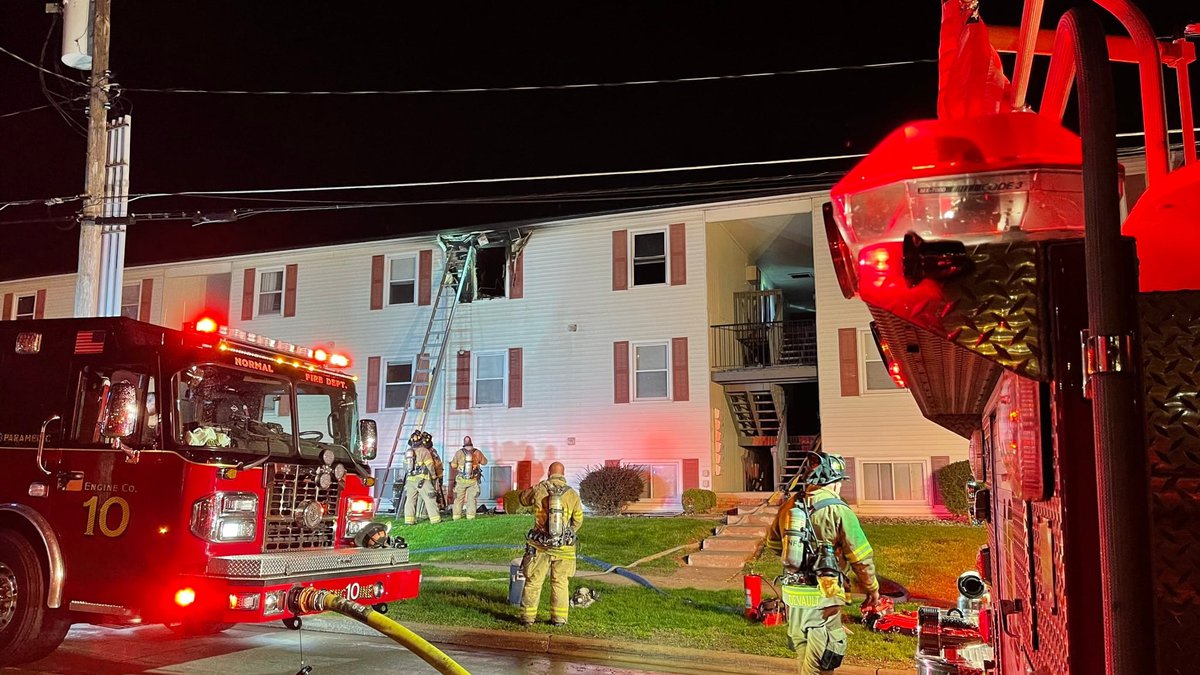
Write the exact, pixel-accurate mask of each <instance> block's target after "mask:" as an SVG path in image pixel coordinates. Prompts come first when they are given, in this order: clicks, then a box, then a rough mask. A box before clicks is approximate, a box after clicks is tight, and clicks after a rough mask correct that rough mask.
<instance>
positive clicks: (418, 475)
mask: <svg viewBox="0 0 1200 675" xmlns="http://www.w3.org/2000/svg"><path fill="white" fill-rule="evenodd" d="M408 444H409V448H408V451H407V452H406V453H405V458H406V460H407V461H406V467H405V468H406V469H407V472H408V473H407V475H406V476H405V478H404V524H405V525H413V524H415V523H416V522H417V498H418V497H420V498H421V503H422V504H423V505H424V506H425V510H426V513H428V514H429V522H431V523H440V522H442V514H441V512H440V511H438V507H437V500H436V499H435V498H434V484H433V479H434V465H433V455H432V454H430V452H429V448H427V447H425V444H424V439H423V437H422V434H421V432H420V431H414V432H413V433H412V436H409V438H408Z"/></svg>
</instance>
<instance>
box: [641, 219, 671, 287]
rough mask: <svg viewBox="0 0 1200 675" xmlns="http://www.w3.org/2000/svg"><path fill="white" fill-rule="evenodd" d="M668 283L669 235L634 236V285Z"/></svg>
mask: <svg viewBox="0 0 1200 675" xmlns="http://www.w3.org/2000/svg"><path fill="white" fill-rule="evenodd" d="M665 283H667V233H666V232H642V233H640V234H634V235H633V285H634V286H648V285H651V284H665Z"/></svg>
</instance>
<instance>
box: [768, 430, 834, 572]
mask: <svg viewBox="0 0 1200 675" xmlns="http://www.w3.org/2000/svg"><path fill="white" fill-rule="evenodd" d="M813 458H814V459H815V460H816V464H815V465H812V466H811V468H810V469H809V470H808V473H807V475H806V476H805V478H804V483H803V485H805V486H808V485H816V486H823V485H828V484H830V483H834V482H837V481H839V480H841V479H843V478H845V475H846V462H845V460H843V459H842V458H841V457H839V456H837V455H827V454H824V453H820V454H816V453H814V454H813ZM837 503H842V502H841V500H835V499H830V500H827V501H826V502H820V503H817V504H814V505H813V507H814V508H810V507H809V505H808V502H807V500H806V499H805V497H804V494H803V493H801V494H798V495H796V498H795V499H794V500H793V501H792V507H791V508H790V509H789V510H788V514H787V525H786V527H785V528H784V532H783V554H782V558H783V576H782V577H781V578H780V580H781V581H782V583H783V584H784V585H785V586H821V587H822V588H824V587H825V586H827V585H830V584H831V583H836V584H838V585H839V586H840V587H842V588H845V587H846V581H847V580H846V579H843V578H842V577H843V575H842V570H841V568H840V567H839V566H838V562H837V556H836V555H835V554H834V549H833V543H832V542H828V541H820V540H818V539H817V535H816V531H815V530H813V526H812V514H813V511H816V510H819V509H822V508H825V507H827V506H832V505H834V504H837Z"/></svg>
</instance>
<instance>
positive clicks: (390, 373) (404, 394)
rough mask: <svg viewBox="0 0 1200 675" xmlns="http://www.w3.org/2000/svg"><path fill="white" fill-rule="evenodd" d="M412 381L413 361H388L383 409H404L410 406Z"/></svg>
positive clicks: (385, 366)
mask: <svg viewBox="0 0 1200 675" xmlns="http://www.w3.org/2000/svg"><path fill="white" fill-rule="evenodd" d="M412 380H413V363H412V361H411V360H405V359H394V360H388V361H387V363H385V364H384V366H383V407H385V408H403V407H404V406H406V405H408V394H409V392H410V391H411V390H412Z"/></svg>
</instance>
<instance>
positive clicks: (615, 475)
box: [579, 464, 646, 516]
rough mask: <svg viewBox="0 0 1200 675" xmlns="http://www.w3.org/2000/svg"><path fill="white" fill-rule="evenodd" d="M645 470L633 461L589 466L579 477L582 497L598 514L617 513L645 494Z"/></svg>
mask: <svg viewBox="0 0 1200 675" xmlns="http://www.w3.org/2000/svg"><path fill="white" fill-rule="evenodd" d="M645 472H646V469H645V467H641V466H634V465H632V464H624V465H621V466H596V467H588V469H587V473H585V474H584V475H583V480H581V481H579V499H580V500H582V501H583V503H584V504H585V505H586V506H587V507H588V508H589V509H591V510H592V511H593V512H595V513H596V514H597V515H601V516H615V515H617V514H619V513H620V512H621V511H623V510H625V507H626V506H629V505H630V504H632V503H633V502H636V501H637V500H638V498H639V497H641V495H642V487H643V484H642V475H643V474H645Z"/></svg>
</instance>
